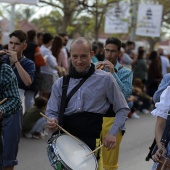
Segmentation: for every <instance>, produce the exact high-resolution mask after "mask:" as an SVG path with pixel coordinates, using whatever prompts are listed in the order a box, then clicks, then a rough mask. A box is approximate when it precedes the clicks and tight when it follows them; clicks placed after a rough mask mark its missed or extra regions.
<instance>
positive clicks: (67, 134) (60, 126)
mask: <svg viewBox="0 0 170 170" xmlns="http://www.w3.org/2000/svg"><path fill="white" fill-rule="evenodd" d="M40 115H41V116H43V117H44V118H46V119H47V120H48V121H50V122H51V120H50V119H49V118H48V117H47V116H46V115H45V114H43V113H41V112H40ZM56 125H57V126H58V128H59V129H61V130H62V131H63V132H65V133H66V134H67V135H69V136H70V137H72V138H73V139H75V140H76V141H78V142H81V141H80V140H78V139H77V138H76V137H74V136H73V135H72V134H71V133H69V132H68V131H66V130H65V129H63V128H62V127H61V126H60V125H59V124H57V123H56Z"/></svg>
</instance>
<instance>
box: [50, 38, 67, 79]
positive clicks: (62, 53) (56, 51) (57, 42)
mask: <svg viewBox="0 0 170 170" xmlns="http://www.w3.org/2000/svg"><path fill="white" fill-rule="evenodd" d="M51 51H52V54H53V56H54V57H55V58H56V60H57V63H58V65H59V66H60V67H61V69H62V72H63V73H62V74H61V75H60V76H63V75H64V74H66V73H67V72H68V57H67V54H66V50H65V47H64V46H63V41H62V39H61V37H60V36H55V37H54V41H53V44H52V47H51Z"/></svg>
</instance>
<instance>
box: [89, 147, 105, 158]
mask: <svg viewBox="0 0 170 170" xmlns="http://www.w3.org/2000/svg"><path fill="white" fill-rule="evenodd" d="M102 146H104V145H103V144H102V145H100V146H99V147H98V148H96V149H95V150H93V151H92V152H90V153H89V154H88V155H86V157H88V156H90V155H91V154H93V153H94V152H96V151H97V150H99V149H100V148H101V147H102Z"/></svg>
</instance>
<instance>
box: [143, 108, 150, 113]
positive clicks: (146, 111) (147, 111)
mask: <svg viewBox="0 0 170 170" xmlns="http://www.w3.org/2000/svg"><path fill="white" fill-rule="evenodd" d="M142 113H144V114H149V113H150V112H149V110H147V109H143V110H142Z"/></svg>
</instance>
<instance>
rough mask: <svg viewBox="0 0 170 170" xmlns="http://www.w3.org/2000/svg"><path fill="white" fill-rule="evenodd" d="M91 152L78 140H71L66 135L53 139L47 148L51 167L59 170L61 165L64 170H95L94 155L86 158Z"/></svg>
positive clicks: (96, 165) (95, 161)
mask: <svg viewBox="0 0 170 170" xmlns="http://www.w3.org/2000/svg"><path fill="white" fill-rule="evenodd" d="M91 152H92V150H91V149H90V148H89V147H88V146H87V145H86V144H85V143H84V142H83V141H81V140H80V139H78V138H77V140H75V139H73V138H72V137H71V136H69V135H67V134H61V135H58V136H55V137H53V139H52V142H51V143H50V144H49V146H48V147H47V154H48V158H49V161H50V163H51V166H52V167H53V168H54V169H55V170H60V169H59V168H58V167H59V164H62V166H63V167H64V169H66V170H97V168H98V164H97V160H96V157H95V155H94V154H91V155H90V156H88V157H87V155H88V154H89V153H91Z"/></svg>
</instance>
